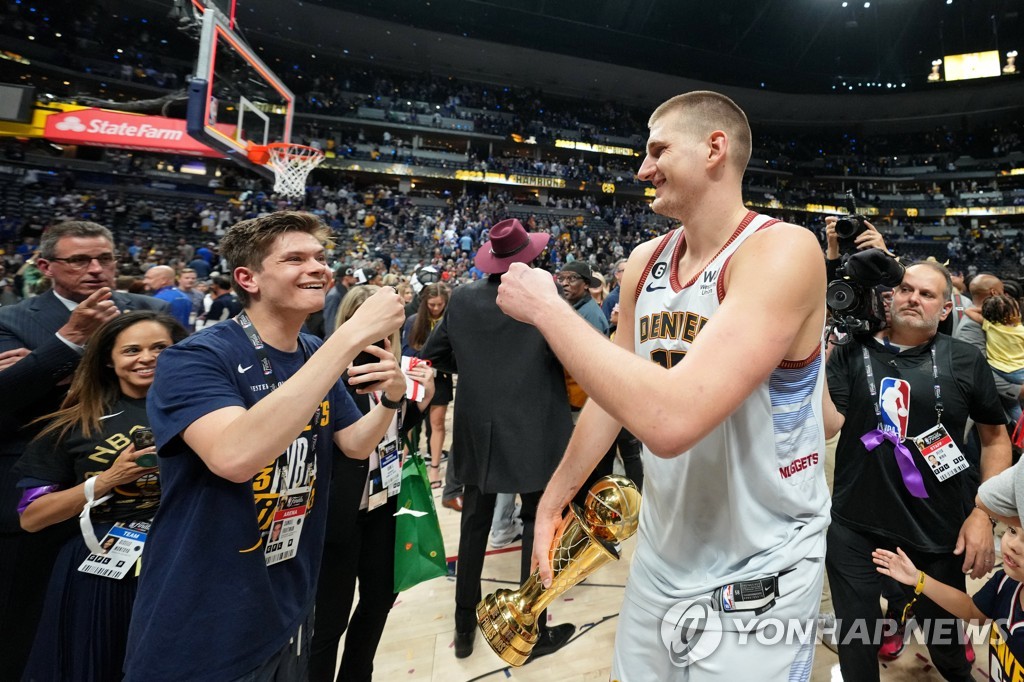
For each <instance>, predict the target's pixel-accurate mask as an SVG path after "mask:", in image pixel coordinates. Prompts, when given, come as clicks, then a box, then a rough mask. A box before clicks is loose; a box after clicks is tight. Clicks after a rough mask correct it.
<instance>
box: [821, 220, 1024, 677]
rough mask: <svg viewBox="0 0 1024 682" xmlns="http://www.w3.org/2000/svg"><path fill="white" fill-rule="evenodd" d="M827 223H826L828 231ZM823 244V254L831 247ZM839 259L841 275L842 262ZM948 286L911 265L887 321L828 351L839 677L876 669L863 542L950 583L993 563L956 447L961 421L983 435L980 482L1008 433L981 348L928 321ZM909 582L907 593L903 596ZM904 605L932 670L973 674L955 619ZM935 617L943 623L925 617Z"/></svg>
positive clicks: (876, 584) (873, 603) (1003, 455)
mask: <svg viewBox="0 0 1024 682" xmlns="http://www.w3.org/2000/svg"><path fill="white" fill-rule="evenodd" d="M834 222H835V221H834V220H828V221H827V224H826V234H828V232H829V228H831V227H833V225H832V224H830V223H833V224H834ZM865 224H866V223H865ZM872 232H873V228H871V229H868V230H866V231H864V232H862V233H861V234H860V235H858V236H857V237H856V238H855V240H854V242H855V244H856V248H857V249H859V248H860V246H861V245H863V244H864V243H866V242H868V241H871V240H874V239H876V237H874V236H873V234H872ZM874 234H877V232H874ZM879 238H880V237H879ZM858 239H859V240H860V241H859V242H858V241H857V240H858ZM829 246H830V251H831V253H830V255H836V256H838V252H837V251H835V250H832V249H831V247H832V244H831V243H830V245H829ZM882 246H883V248H884V244H883V245H882ZM883 257H884V256H883V255H882V254H881V253H879V252H874V253H871V254H867V259H868V260H869V261H870V263H869V264H870V265H871V268H864V269H869V270H877V271H882V270H885V269H886V267H887V266H888V265H892V264H891V263H884V262H883V263H879V262H875V261H877V259H879V258H883ZM850 260H851V261H852V262H853V264H854V266H855V267H854V269H855V270H856V269H857V268H858V267H863V266H864V265H865V263H864V260H863V257H860V258H859V257H857V256H854V257H853V258H852V259H850ZM845 266H846V267H845V269H846V270H847V272H849V270H850V263H846V264H845ZM951 293H952V284H951V281H950V277H949V273H948V272H947V271H946V269H945V268H943V267H942V266H941V265H939V264H938V263H932V262H924V263H917V264H914V265H911V266H910V267H908V268H907V269H906V271H905V272H904V274H903V277H902V281H901V282H900V283H899V284H898V286H896V288H895V291H894V292H893V298H892V301H891V304H890V306H889V312H890V317H891V323H890V324H889V326H888V327H887V328H884V329H882V330H881V331H877V332H873V331H866V332H864V331H861V332H857V333H854V334H852V335H851V338H850V341H849V342H848V343H845V344H843V345H840V346H838V347H837V348H836V349H835V350H834V352H833V353H832V354H831V356H830V358H829V362H828V388H829V392H830V394H831V397H829V395H828V394H826V396H825V400H824V403H825V409H824V417H825V431H826V436H831V435H833V434H835V433H836V432H839V431H840V430H841V435H840V439H839V445H838V448H837V454H836V469H835V489H834V494H833V501H832V525H831V526H830V528H829V531H828V551H827V555H826V569H827V571H828V577H829V582H830V584H831V588H832V598H833V601H834V604H835V611H836V618H837V621H838V642H839V662H840V666H841V668H842V673H843V677H844V678H845V679H849V680H858V681H860V680H872V679H874V680H877V679H879V677H878V675H879V672H878V662H877V660H876V651H877V647H878V642H877V641H874V642H872V641H868V637H877V634H876V633H879V632H883V631H882V630H881V627H882V622H881V620H882V619H881V618H880V615H881V614H880V612H879V606H878V603H879V596H880V594H881V591H882V582H881V579H880V576H879V575H878V574H877V572H876V571H875V570H874V566H873V565H872V562H871V552H872V550H873V549H875V548H876V547H880V548H883V549H888V550H891V551H895V548H896V547H897V546H900V547H902V548H903V550H904V551H906V552H907V554H908V555H909V556H910V557H911V559H912V560H913V561H914V563H915V565H917V566H919V567H921V568H922V569H923V570H924V571H925V572H926V573H928V575H931V576H935V577H936V579H937V580H941V581H942V582H945V583H948V584H950V585H953V586H955V587H956V588H957V589H961V590H963V589H964V587H965V581H964V577H965V574H970V575H971V576H972V577H974V578H980V577H981V576H983V575H985V574H986V573H988V572H989V571H990V570H991V569H992V565H993V560H994V555H995V552H994V546H993V540H992V526H991V524H990V521H989V518H988V516H987V515H986V514H985V513H984V512H983V511H981V510H980V509H975V508H974V502H973V501H974V496H975V493H976V485H975V484H974V483H973V481H972V479H971V478H970V477H969V476H968V475H966V474H967V473H968V472H967V471H965V470H967V469H969V468H970V464H969V463H968V461H967V460H966V459H965V458H964V457H963V455H962V454H960V453H961V452H962V450H963V434H964V426H965V423H966V421H967V418H968V417H970V418H971V419H974V421H975V422H977V424H978V429H979V432H980V434H981V441H982V456H981V472H980V473H981V475H980V478H981V480H985V479H988V478H990V477H991V476H993V475H995V474H997V473H999V472H1000V471H1002V470H1003V469H1005V468H1006V467H1007V466H1009V464H1010V443H1009V439H1008V437H1007V435H1006V430H1005V428H1004V427H1003V425H1004V422H1005V419H1004V416H1003V412H1002V408H1001V407H1000V405H999V401H998V398H997V396H996V392H995V387H994V386H993V383H992V375H991V372H990V371H989V369H988V366H987V364H986V363H985V360H984V358H983V357H982V356H981V354H980V353H978V352H977V351H976V350H975V349H973V348H971V347H970V345H969V344H966V343H962V342H960V341H956V340H954V339H952V338H950V337H949V336H946V335H945V334H939V333H938V331H937V330H938V326H939V323H940V322H941V321H942V320H944V319H946V317H947V316H948V315H949V313H950V310H951V309H952V303H951V301H950V296H951ZM883 317H884V316H883ZM928 454H934V455H935V456H936V459H937V461H938V465H937V466H935V467H933V466H931V465H930V464H929V462H928V460H927V459H926V455H928ZM907 592H908V595H907V596H908V599H907V600H908V601H909V600H910V598H912V597H913V596H914V595H913V594H910V592H911V591H909V590H907ZM913 610H914V614H915V617H916V620H917V623H918V625H919V626H921V627H922V628H924V630H925V632H926V633H927V634H928V638H929V642H928V650H929V653H930V655H931V659H932V662H933V663H934V664H935V666H936V668H937V669H938V671H939V672H940V674H942V675H943V677H944V678H945V679H948V680H969V679H971V676H970V669H971V666H970V664H969V663H968V661H967V658H966V656H965V651H964V645H963V643H962V640H961V639H960V638H959V636H958V635H957V630H956V629H954V628H953V627H952V624H953V623H955V622H956V621H955V618H954V617H953V616H951V615H950V614H949V613H947V612H946V611H944V610H943V609H941V608H939V607H938V606H936V605H935V604H934V603H933V602H931V601H930V600H928V599H927V598H925V597H918V598H917V601H916V602H915V603H914V605H913ZM895 615H896V616H897V617H898V616H899V614H895ZM938 619H948V620H946V621H945V622H943V623H942V624H941V627H936V626H938V625H939V623H937V622H936V621H937V620H938ZM888 625H889V629H890V630H891V626H892V624H891V623H890V624H888ZM885 632H888V630H887V631H885ZM867 633H870V634H867ZM883 634H884V632H883Z"/></svg>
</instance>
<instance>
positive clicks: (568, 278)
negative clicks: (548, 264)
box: [555, 275, 583, 284]
mask: <svg viewBox="0 0 1024 682" xmlns="http://www.w3.org/2000/svg"><path fill="white" fill-rule="evenodd" d="M555 279H557V280H558V283H559V284H576V282H582V281H583V278H582V277H580V276H579V275H559V276H558V277H556V278H555Z"/></svg>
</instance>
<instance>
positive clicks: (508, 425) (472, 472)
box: [420, 279, 572, 493]
mask: <svg viewBox="0 0 1024 682" xmlns="http://www.w3.org/2000/svg"><path fill="white" fill-rule="evenodd" d="M497 296H498V282H497V281H491V280H489V279H487V280H480V281H477V282H473V283H471V284H466V285H463V286H460V287H458V288H456V289H455V291H454V292H453V293H452V297H451V300H450V301H449V302H448V308H447V310H445V314H444V318H443V319H442V320H441V322H440V323H438V325H437V327H435V328H434V331H433V332H432V333H431V335H430V337H429V338H428V339H427V342H426V344H425V345H424V346H423V349H422V350H421V351H420V357H423V358H426V359H428V360H430V361H431V362H433V363H434V366H435V367H436V368H437V369H438V370H440V371H442V372H452V373H458V375H459V383H458V391H456V394H455V414H454V417H453V423H454V433H453V436H452V460H453V464H454V466H455V472H456V475H457V478H458V479H459V480H460V481H462V482H463V483H467V484H470V485H474V486H476V487H478V488H480V489H481V490H482V491H483V492H485V493H495V492H499V493H529V492H536V491H539V490H543V489H544V487H545V486H546V485H547V482H548V481H549V480H550V479H551V474H552V473H554V470H555V467H556V466H557V465H558V462H559V461H560V460H561V458H562V454H563V453H564V452H565V447H566V445H567V444H568V442H569V436H570V435H571V434H572V414H571V412H570V409H569V400H568V397H567V395H566V391H565V380H564V375H563V373H562V365H561V364H560V363H559V362H558V359H557V358H556V357H555V354H554V353H552V352H551V349H550V348H549V347H548V344H547V342H546V341H544V337H543V336H541V333H540V332H539V331H537V329H536V328H534V327H532V326H530V325H527V324H523V323H522V322H517V321H516V320H514V319H512V318H511V317H508V316H507V315H505V314H504V313H503V312H501V309H499V308H498V304H497V303H496V302H495V299H496V298H497Z"/></svg>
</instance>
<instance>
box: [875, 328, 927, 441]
mask: <svg viewBox="0 0 1024 682" xmlns="http://www.w3.org/2000/svg"><path fill="white" fill-rule="evenodd" d="M861 351H863V353H864V371H865V372H866V374H867V380H868V391H869V392H870V393H871V404H872V405H873V406H874V408H875V418H876V419H877V420H878V430H879V431H881V430H882V408H881V406H880V405H879V404H878V391H877V390H876V388H875V372H874V370H872V368H871V354H870V353H869V352H868V348H867V346H861ZM931 355H932V380H933V382H934V385H935V423H936V424H941V423H942V389H940V388H939V364H938V362H937V361H936V360H935V342H934V341H933V342H932V347H931ZM908 409H909V406H908ZM905 436H906V434H900V437H901V438H903V437H905Z"/></svg>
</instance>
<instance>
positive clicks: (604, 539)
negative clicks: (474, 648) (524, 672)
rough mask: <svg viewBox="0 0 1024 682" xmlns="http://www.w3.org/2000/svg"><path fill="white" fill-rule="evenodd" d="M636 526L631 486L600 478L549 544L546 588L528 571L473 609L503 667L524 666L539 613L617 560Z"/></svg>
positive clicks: (637, 504) (621, 480) (623, 480)
mask: <svg viewBox="0 0 1024 682" xmlns="http://www.w3.org/2000/svg"><path fill="white" fill-rule="evenodd" d="M639 524H640V491H639V490H637V489H636V486H635V485H634V484H633V481H631V480H629V479H628V478H624V477H622V476H605V477H604V478H602V479H600V480H599V481H598V482H597V483H595V484H594V486H593V487H592V488H591V489H590V492H589V493H588V494H587V501H586V504H585V506H584V508H583V509H580V508H579V506H578V505H575V504H573V505H572V506H571V513H570V514H567V515H566V516H565V518H564V519H562V525H561V526H559V528H558V530H557V531H556V532H555V537H554V539H553V540H552V541H551V550H550V551H549V552H548V557H549V558H550V561H551V567H552V569H553V570H554V578H553V579H552V581H551V587H549V588H548V589H546V590H545V589H544V586H543V585H542V584H541V582H540V573H539V571H534V572H533V574H532V575H531V576H530V577H529V578H527V580H526V582H525V583H523V584H522V586H520V588H519V589H518V590H515V591H512V590H504V589H503V590H498V591H497V592H495V593H493V594H489V595H487V596H486V597H484V599H483V601H481V602H480V603H479V604H477V605H476V619H477V625H478V626H479V628H480V632H482V633H483V636H484V639H485V640H487V643H488V644H490V645H491V648H492V649H494V653H496V654H498V656H500V657H501V658H502V659H503V660H504V661H505V662H506V663H508V664H509V665H513V666H520V665H522V664H523V663H525V662H526V659H528V658H529V657H530V654H531V653H532V652H533V646H534V645H535V644H536V643H537V638H538V636H539V629H538V625H537V617H538V616H539V615H540V613H541V612H542V611H544V609H546V608H547V606H548V604H550V603H551V602H552V601H554V600H555V599H556V598H557V597H559V596H561V595H562V594H563V593H564V592H565V591H566V590H568V589H569V588H570V587H572V586H573V585H575V584H577V583H579V582H581V581H582V580H584V579H585V578H587V577H588V576H589V575H590V574H591V573H593V572H594V571H596V570H597V569H598V568H600V567H601V566H604V565H605V564H606V563H608V562H609V561H612V560H616V561H617V560H618V559H619V543H621V542H622V541H623V540H625V539H626V538H629V537H631V536H632V535H633V533H635V532H636V529H637V526H638V525H639Z"/></svg>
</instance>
